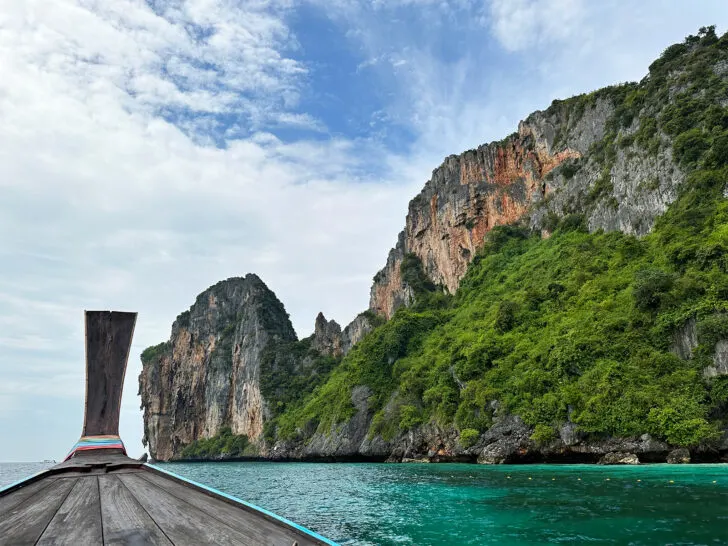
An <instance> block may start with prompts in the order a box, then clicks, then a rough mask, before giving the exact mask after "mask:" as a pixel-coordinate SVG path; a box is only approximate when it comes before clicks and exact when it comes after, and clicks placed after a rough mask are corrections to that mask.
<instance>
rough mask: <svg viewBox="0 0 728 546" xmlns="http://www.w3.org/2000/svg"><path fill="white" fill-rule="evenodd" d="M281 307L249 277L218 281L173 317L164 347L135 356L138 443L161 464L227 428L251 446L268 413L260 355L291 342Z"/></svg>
mask: <svg viewBox="0 0 728 546" xmlns="http://www.w3.org/2000/svg"><path fill="white" fill-rule="evenodd" d="M293 341H296V334H295V332H294V331H293V327H292V326H291V322H290V320H289V318H288V314H287V313H286V311H285V309H284V308H283V305H282V304H281V303H280V302H279V301H278V299H277V298H276V297H275V295H274V294H273V293H272V292H271V291H270V290H269V289H268V288H267V287H266V285H265V284H264V283H263V281H261V280H260V279H259V278H258V277H257V276H255V275H247V276H246V277H244V278H232V279H228V280H226V281H222V282H220V283H218V284H216V285H214V286H212V287H210V288H209V289H207V290H206V291H204V292H202V293H201V294H200V295H199V296H198V297H197V299H196V300H195V303H194V304H193V305H192V307H190V309H189V310H188V311H185V312H184V313H182V314H181V315H179V316H178V317H177V320H175V322H174V324H173V326H172V335H171V337H170V339H169V341H167V342H165V343H162V344H160V345H157V346H156V347H152V348H149V349H147V350H146V351H144V353H142V364H143V371H142V373H141V375H140V377H139V394H140V395H141V398H142V408H143V410H144V433H145V436H144V442H145V444H146V443H148V444H149V451H150V454H151V455H152V457H154V458H155V459H160V460H167V459H170V458H174V457H175V456H177V455H178V454H179V453H180V451H181V449H182V448H183V447H184V446H186V445H188V444H190V443H191V442H193V441H194V440H197V439H198V438H207V437H211V436H214V435H216V434H218V433H219V432H220V429H221V428H222V427H223V426H229V427H230V428H231V429H232V431H233V433H234V434H236V435H245V436H247V437H248V438H249V439H250V440H252V441H255V440H257V439H258V438H259V437H260V436H261V435H262V433H263V422H264V419H265V415H266V413H267V412H268V411H269V410H268V407H267V404H266V402H265V400H264V399H263V397H262V395H261V391H260V374H261V366H260V363H261V356H262V354H263V352H264V351H265V350H266V349H267V348H268V346H269V345H270V344H271V343H272V342H293Z"/></svg>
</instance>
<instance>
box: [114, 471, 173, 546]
mask: <svg viewBox="0 0 728 546" xmlns="http://www.w3.org/2000/svg"><path fill="white" fill-rule="evenodd" d="M99 489H100V492H101V519H102V521H103V525H104V544H105V545H112V544H113V545H116V544H159V545H171V544H172V543H171V542H170V541H169V540H168V539H167V537H166V536H164V534H163V533H162V531H161V530H160V529H159V527H157V524H156V523H154V520H152V518H151V517H150V516H149V514H147V512H146V510H144V508H143V507H142V505H141V504H139V502H138V501H137V500H136V499H135V498H134V496H133V495H132V494H131V492H130V491H129V490H128V489H127V488H126V487H125V486H124V484H122V483H121V480H119V478H118V477H117V475H116V474H112V475H109V476H99Z"/></svg>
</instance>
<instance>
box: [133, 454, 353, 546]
mask: <svg viewBox="0 0 728 546" xmlns="http://www.w3.org/2000/svg"><path fill="white" fill-rule="evenodd" d="M145 466H148V467H149V468H153V469H154V470H157V471H159V472H164V473H165V474H168V475H170V476H172V477H173V478H177V479H178V480H182V481H184V482H187V483H189V484H192V485H194V486H196V487H199V488H200V489H205V490H206V491H209V492H210V493H214V494H215V495H220V496H221V497H225V498H226V499H230V500H231V501H234V502H237V503H239V504H242V505H244V506H247V507H248V508H252V509H253V510H255V511H257V512H260V513H262V514H265V515H266V516H269V517H271V518H273V519H276V520H278V521H280V522H283V523H285V524H286V525H289V526H291V527H293V528H295V529H298V530H299V531H301V532H302V533H305V534H307V535H309V536H312V537H314V538H316V539H318V540H321V541H323V542H325V543H326V544H329V546H340V545H339V544H338V543H336V542H334V541H333V540H329V539H328V538H326V537H323V536H321V535H319V534H318V533H314V532H313V531H311V530H310V529H306V528H305V527H304V526H302V525H299V524H298V523H294V522H292V521H291V520H289V519H286V518H284V517H281V516H279V515H278V514H274V513H273V512H271V511H270V510H266V509H265V508H261V507H260V506H256V505H255V504H251V503H249V502H246V501H244V500H240V499H239V498H237V497H233V496H232V495H228V494H227V493H223V492H222V491H218V490H217V489H215V488H214V487H209V486H207V485H203V484H201V483H198V482H196V481H193V480H190V479H187V478H184V477H182V476H180V475H179V474H175V473H174V472H170V471H169V470H165V469H164V468H160V467H158V466H155V465H153V464H149V463H146V464H145Z"/></svg>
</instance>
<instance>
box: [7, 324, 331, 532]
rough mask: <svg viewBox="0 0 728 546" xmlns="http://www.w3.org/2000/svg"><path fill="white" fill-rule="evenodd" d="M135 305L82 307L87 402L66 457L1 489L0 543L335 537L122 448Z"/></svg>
mask: <svg viewBox="0 0 728 546" xmlns="http://www.w3.org/2000/svg"><path fill="white" fill-rule="evenodd" d="M135 323H136V313H118V312H109V311H87V312H86V404H85V412H84V424H83V432H82V434H81V439H80V440H79V441H78V442H77V443H76V445H75V446H74V449H73V450H72V451H71V454H70V455H69V456H68V458H67V459H66V460H65V461H64V462H62V463H61V464H58V465H56V466H54V467H53V468H50V469H49V470H46V471H45V472H42V473H40V474H37V475H35V476H31V477H30V478H28V479H26V480H24V481H22V482H18V483H16V484H13V485H11V486H8V487H6V488H5V489H0V544H2V545H6V544H11V545H25V544H30V545H35V544H38V545H51V544H53V545H64V544H68V545H74V546H76V545H84V546H85V545H95V544H104V545H106V544H114V545H120V544H128V545H130V546H136V545H142V544H161V545H170V544H174V545H178V546H187V545H189V546H205V545H208V544H231V545H232V544H235V545H243V546H248V545H249V546H309V545H333V546H336V545H335V543H334V542H331V541H330V540H328V539H325V538H324V537H322V536H319V535H317V534H316V533H313V532H311V531H309V530H308V529H305V528H304V527H301V526H300V525H297V524H295V523H293V522H290V521H288V520H286V519H284V518H281V517H280V516H277V515H275V514H273V513H272V512H268V511H267V510H264V509H262V508H258V507H257V506H253V505H252V504H248V503H246V502H243V501H240V500H238V499H235V498H234V497H231V496H229V495H226V494H225V493H221V492H219V491H215V490H214V489H210V488H209V487H205V486H204V485H200V484H196V483H194V482H191V481H189V480H186V479H184V478H182V477H180V476H176V475H175V474H172V473H170V472H167V471H165V470H163V469H160V468H156V467H154V466H151V465H148V464H144V463H142V462H141V461H137V460H134V459H131V458H129V457H127V456H126V451H125V449H124V444H123V443H122V441H121V438H119V436H118V434H119V410H120V408H121V395H122V389H123V386H124V374H125V372H126V363H127V360H128V358H129V350H130V347H131V339H132V335H133V333H134V325H135Z"/></svg>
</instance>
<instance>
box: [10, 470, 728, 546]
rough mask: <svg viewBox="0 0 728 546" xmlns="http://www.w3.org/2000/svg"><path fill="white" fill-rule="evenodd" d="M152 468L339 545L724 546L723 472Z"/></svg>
mask: <svg viewBox="0 0 728 546" xmlns="http://www.w3.org/2000/svg"><path fill="white" fill-rule="evenodd" d="M7 466H8V465H0V486H1V485H2V484H3V483H9V482H11V481H15V480H16V479H19V478H21V477H22V474H21V475H13V472H15V473H16V474H17V472H18V471H19V469H18V468H15V469H14V470H8V468H7ZM160 466H162V467H163V468H165V469H166V470H170V471H172V472H175V473H177V474H181V475H183V476H185V477H188V478H191V479H193V480H196V481H200V482H202V483H204V484H206V485H210V486H212V487H215V488H217V489H220V490H222V491H225V492H227V493H230V494H232V495H235V496H237V497H239V498H242V499H244V500H247V501H249V502H252V503H254V504H257V505H259V506H262V507H265V508H267V509H269V510H272V511H274V512H276V513H278V514H280V515H282V516H285V517H287V518H289V519H292V520H294V521H296V522H298V523H301V524H303V525H305V526H306V527H309V528H310V529H313V530H315V531H317V532H319V533H321V534H323V535H325V536H328V537H330V538H332V539H333V540H336V541H338V542H340V543H341V544H345V545H382V546H385V545H417V546H424V545H445V544H457V545H459V544H478V545H480V544H507V545H509V546H520V545H527V544H528V545H533V544H578V545H581V544H596V545H600V544H620V545H621V544H624V545H635V546H636V545H653V544H672V545H688V544H711V545H712V544H728V465H686V466H670V465H650V466H638V467H599V466H582V465H568V466H567V465H564V466H556V465H523V466H495V467H492V466H476V465H456V464H430V465H428V464H343V463H340V464H317V463H206V464H182V463H174V464H164V465H160ZM39 469H40V467H34V468H33V469H32V470H33V471H34V472H35V471H37V470H39ZM24 470H29V468H25V469H24ZM11 477H12V479H10V478H11ZM638 480H639V481H638ZM671 481H672V483H671Z"/></svg>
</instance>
